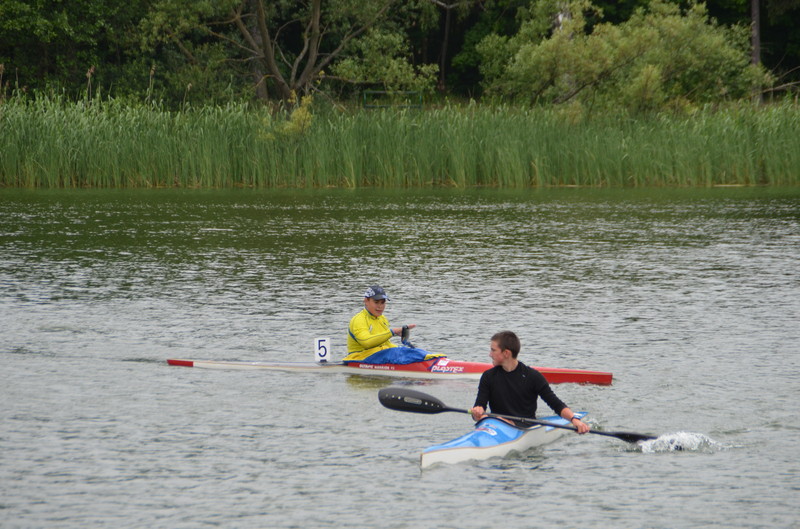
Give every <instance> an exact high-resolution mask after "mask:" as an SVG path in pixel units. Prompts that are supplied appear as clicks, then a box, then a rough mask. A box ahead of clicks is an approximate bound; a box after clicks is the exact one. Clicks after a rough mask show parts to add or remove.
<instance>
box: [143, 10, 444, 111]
mask: <svg viewBox="0 0 800 529" xmlns="http://www.w3.org/2000/svg"><path fill="white" fill-rule="evenodd" d="M408 12H409V7H407V6H405V5H403V4H402V3H400V2H399V1H398V0H303V1H297V0H278V1H269V2H268V1H266V0H217V1H214V0H205V1H198V2H190V3H187V2H184V1H183V0H159V1H158V2H157V3H156V5H155V7H154V9H153V10H152V12H151V13H150V14H149V16H148V17H147V18H146V20H145V21H144V22H143V24H142V28H143V31H144V33H145V35H146V38H145V44H146V45H148V46H149V47H150V48H151V49H153V50H155V49H157V48H159V47H171V48H173V49H176V50H178V51H179V52H180V53H181V54H182V55H183V56H184V58H185V61H186V65H187V66H188V65H197V64H198V63H199V62H200V59H199V57H198V50H201V51H205V50H207V49H208V48H207V47H208V46H209V45H210V43H212V42H214V43H216V44H219V45H223V46H224V47H225V49H226V50H227V54H228V57H229V58H230V63H229V64H227V65H220V67H228V68H235V67H238V73H239V74H244V72H245V71H246V74H247V75H249V76H250V78H251V80H252V85H253V86H254V87H255V93H256V94H257V96H258V97H259V98H261V99H267V98H269V97H270V96H273V97H277V98H279V99H281V100H283V101H296V100H297V95H298V94H308V93H310V92H313V91H316V90H320V89H321V86H322V85H323V84H324V83H333V82H348V83H382V84H383V85H384V86H386V87H387V88H399V87H420V86H425V85H426V84H427V85H429V84H430V82H431V74H432V69H431V68H429V67H420V68H414V67H413V66H411V63H410V61H409V57H408V54H409V44H408V42H407V40H406V37H405V35H404V34H403V32H402V25H400V24H398V20H399V18H400V17H401V16H402V15H403V14H407V13H408ZM381 65H383V67H382V68H381Z"/></svg>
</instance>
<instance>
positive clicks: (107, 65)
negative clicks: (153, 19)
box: [0, 0, 146, 89]
mask: <svg viewBox="0 0 800 529" xmlns="http://www.w3.org/2000/svg"><path fill="white" fill-rule="evenodd" d="M145 4H146V2H145V0H70V1H69V2H64V1H60V0H2V1H0V64H3V65H4V71H5V72H4V73H5V80H6V81H10V82H11V83H13V84H18V85H19V87H20V88H32V89H35V88H38V89H42V88H45V87H46V86H48V85H61V86H63V87H79V86H80V87H87V86H89V85H91V81H93V80H94V81H95V83H94V86H95V87H97V86H98V84H100V83H103V84H105V85H112V84H114V83H117V82H121V76H122V74H123V71H124V65H125V63H126V62H127V61H128V60H129V56H128V53H129V51H130V50H131V49H132V47H133V45H134V44H135V40H134V30H135V27H136V24H137V22H138V20H139V19H140V18H141V16H142V15H143V14H144V12H145V9H146V5H145ZM92 67H94V69H93V70H92ZM90 71H91V75H90V76H89V77H88V78H87V75H88V74H89V73H90ZM93 78H94V79H93Z"/></svg>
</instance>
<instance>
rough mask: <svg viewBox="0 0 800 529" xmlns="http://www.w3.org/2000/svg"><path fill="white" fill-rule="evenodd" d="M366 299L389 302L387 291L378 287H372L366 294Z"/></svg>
mask: <svg viewBox="0 0 800 529" xmlns="http://www.w3.org/2000/svg"><path fill="white" fill-rule="evenodd" d="M364 297H365V298H372V299H374V300H376V301H377V300H379V299H385V300H386V301H389V296H388V295H387V294H386V291H385V290H384V289H382V288H381V287H379V286H378V285H372V286H371V287H369V288H368V289H367V290H366V291H365V292H364Z"/></svg>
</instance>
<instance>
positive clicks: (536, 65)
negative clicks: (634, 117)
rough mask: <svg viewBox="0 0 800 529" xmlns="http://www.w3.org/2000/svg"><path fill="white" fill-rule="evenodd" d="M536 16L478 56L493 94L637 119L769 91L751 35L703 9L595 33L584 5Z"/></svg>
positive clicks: (644, 15)
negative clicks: (753, 55)
mask: <svg viewBox="0 0 800 529" xmlns="http://www.w3.org/2000/svg"><path fill="white" fill-rule="evenodd" d="M538 7H540V8H541V9H538V10H537V9H534V11H533V13H534V16H532V17H531V18H530V19H529V20H528V21H526V23H525V24H523V25H522V27H521V29H520V32H519V33H518V34H517V35H515V36H514V37H511V38H508V39H505V38H502V37H498V36H490V37H487V39H485V40H484V41H483V42H482V44H481V46H480V47H479V50H480V51H481V53H482V55H483V57H484V64H485V68H484V73H485V75H486V79H487V84H488V88H489V90H490V92H491V93H494V94H499V95H503V96H511V97H514V98H517V99H527V100H530V101H536V102H549V103H556V104H560V103H566V102H571V103H578V104H580V105H582V106H583V107H587V108H588V107H589V106H591V105H603V106H607V107H624V108H628V109H629V110H631V111H634V112H636V111H649V110H658V109H661V108H665V107H667V106H676V105H677V106H685V105H687V104H696V103H705V102H714V101H720V100H725V99H735V98H744V97H749V96H750V95H751V94H752V91H753V90H754V89H756V88H759V87H761V86H764V85H765V84H766V83H767V82H768V81H769V77H768V75H767V74H766V73H765V72H764V70H763V69H762V68H760V67H757V66H753V65H750V64H749V56H748V30H747V28H743V27H738V28H733V29H726V28H724V27H721V26H718V25H716V24H714V23H713V22H712V21H710V19H709V17H708V13H707V11H706V9H705V7H704V5H702V4H692V5H691V6H690V7H689V8H688V9H686V10H685V11H681V10H680V9H679V7H678V6H677V5H675V4H671V3H668V2H666V1H663V0H654V1H653V2H651V4H650V6H649V9H647V10H645V9H637V10H636V12H635V14H634V15H633V16H632V17H631V18H630V19H629V20H628V21H626V22H624V23H621V24H619V25H611V24H607V23H599V24H596V25H595V26H594V28H593V31H592V32H591V33H588V31H587V14H591V15H592V16H599V15H600V13H599V11H598V10H597V9H596V8H595V7H594V6H592V5H591V4H590V3H589V2H587V1H575V2H571V3H570V4H569V6H568V8H567V9H564V7H563V6H562V7H560V8H559V6H558V5H557V4H555V3H553V2H550V1H547V0H546V1H543V2H540V3H539V6H538ZM554 8H555V9H554Z"/></svg>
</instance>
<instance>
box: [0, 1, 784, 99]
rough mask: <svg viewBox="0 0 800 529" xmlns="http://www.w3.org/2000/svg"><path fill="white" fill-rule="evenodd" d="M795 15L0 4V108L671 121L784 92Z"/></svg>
mask: <svg viewBox="0 0 800 529" xmlns="http://www.w3.org/2000/svg"><path fill="white" fill-rule="evenodd" d="M799 15H800V0H765V1H760V0H709V1H708V2H707V3H696V2H694V1H693V0H687V1H672V0H619V1H612V0H608V1H602V0H404V1H401V0H269V1H267V0H192V1H188V2H187V1H185V0H70V1H69V2H64V1H61V0H24V1H23V0H0V97H8V96H9V95H10V94H11V93H14V92H17V93H22V92H26V93H42V92H44V93H53V92H55V93H59V94H66V95H67V96H68V97H76V96H77V97H89V98H92V97H105V96H111V97H114V98H117V99H123V100H124V99H128V98H129V99H131V100H135V101H148V102H151V101H152V102H156V101H157V102H160V103H161V104H164V105H166V106H169V107H175V106H179V105H185V104H187V103H189V104H219V103H225V102H230V101H247V100H261V101H267V102H294V101H299V100H300V98H301V97H302V96H304V95H315V97H319V98H326V99H330V100H331V101H334V102H341V101H347V100H352V99H354V98H355V97H357V96H359V95H360V94H362V93H363V92H364V91H365V90H378V91H385V92H390V93H398V92H407V91H413V92H415V93H422V94H430V95H432V96H439V97H449V98H465V99H467V98H469V99H476V100H477V99H491V100H513V101H522V102H525V103H532V104H543V103H544V104H555V105H568V106H573V107H575V108H578V109H582V110H585V109H587V108H598V109H600V108H606V107H613V108H616V107H620V106H623V107H625V108H628V109H629V110H632V111H641V110H651V109H656V110H658V109H662V108H686V107H691V106H693V105H700V104H706V103H717V102H720V101H725V100H735V99H747V98H752V97H754V96H759V97H760V96H762V95H764V94H771V93H775V92H785V91H792V90H795V89H796V88H795V87H796V86H797V83H798V82H800V24H798V20H800V16H799Z"/></svg>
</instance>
